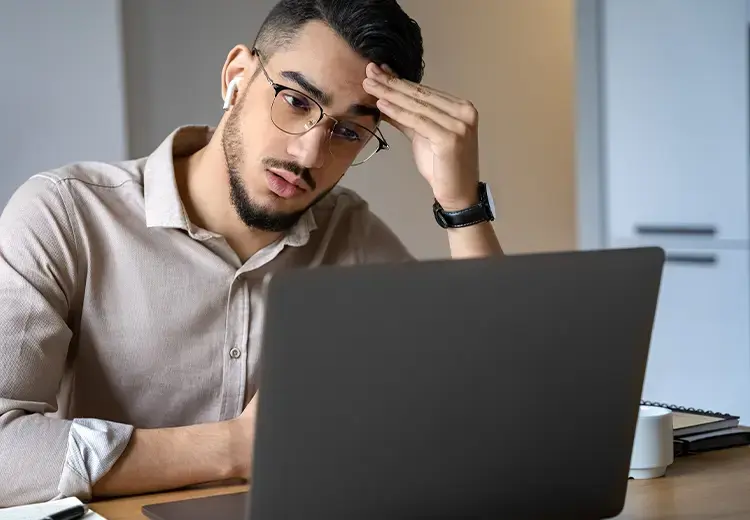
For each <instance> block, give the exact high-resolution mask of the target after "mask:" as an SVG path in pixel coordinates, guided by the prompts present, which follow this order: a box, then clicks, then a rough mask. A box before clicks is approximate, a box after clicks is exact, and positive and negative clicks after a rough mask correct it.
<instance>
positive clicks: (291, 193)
mask: <svg viewBox="0 0 750 520" xmlns="http://www.w3.org/2000/svg"><path fill="white" fill-rule="evenodd" d="M281 173H282V172H279V173H276V171H275V170H274V171H272V170H266V183H267V184H268V189H270V190H271V191H272V192H273V193H275V194H276V195H278V196H279V197H281V198H283V199H291V198H292V197H296V196H299V195H302V194H303V193H305V190H304V189H303V188H301V187H300V185H299V184H303V185H304V183H302V182H301V181H300V179H299V178H298V177H296V176H294V175H293V174H291V173H289V172H285V173H286V174H287V176H291V178H292V179H293V181H294V182H289V180H287V178H286V177H285V176H283V175H281Z"/></svg>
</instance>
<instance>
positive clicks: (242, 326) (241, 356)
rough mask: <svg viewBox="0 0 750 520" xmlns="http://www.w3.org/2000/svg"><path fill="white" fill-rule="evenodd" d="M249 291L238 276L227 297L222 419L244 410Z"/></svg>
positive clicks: (235, 415)
mask: <svg viewBox="0 0 750 520" xmlns="http://www.w3.org/2000/svg"><path fill="white" fill-rule="evenodd" d="M250 308H251V306H250V290H249V288H248V286H247V284H246V283H243V281H242V280H241V279H240V278H239V275H238V276H235V277H234V279H233V281H232V284H231V286H230V288H229V298H228V299H227V319H226V327H227V329H226V335H225V338H226V339H225V341H224V348H223V352H222V354H223V356H222V357H223V359H224V389H223V390H224V392H223V396H224V399H223V401H222V406H221V417H222V420H227V419H232V418H234V417H237V416H238V415H239V414H240V413H241V412H242V407H243V404H244V398H245V381H246V378H247V363H246V358H247V345H248V336H249V324H250Z"/></svg>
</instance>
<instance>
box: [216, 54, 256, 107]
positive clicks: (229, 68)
mask: <svg viewBox="0 0 750 520" xmlns="http://www.w3.org/2000/svg"><path fill="white" fill-rule="evenodd" d="M251 62H252V56H251V53H250V49H248V48H247V46H245V45H237V46H235V47H234V48H233V49H232V50H231V51H230V52H229V54H228V55H227V59H226V61H225V62H224V67H223V68H222V70H221V97H222V99H223V100H224V110H226V109H228V108H229V107H230V106H231V105H232V104H233V103H234V98H235V95H236V93H238V92H239V91H240V90H241V88H242V86H243V85H242V78H243V77H245V72H246V71H247V70H248V67H249V66H250V64H251Z"/></svg>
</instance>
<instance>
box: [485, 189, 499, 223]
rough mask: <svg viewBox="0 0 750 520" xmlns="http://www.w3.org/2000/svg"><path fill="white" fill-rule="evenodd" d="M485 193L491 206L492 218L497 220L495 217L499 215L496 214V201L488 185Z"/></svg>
mask: <svg viewBox="0 0 750 520" xmlns="http://www.w3.org/2000/svg"><path fill="white" fill-rule="evenodd" d="M485 191H486V192H487V202H488V203H489V205H490V211H491V212H492V218H495V216H496V215H497V213H495V199H493V198H492V191H490V187H489V186H488V185H485Z"/></svg>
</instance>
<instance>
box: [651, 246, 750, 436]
mask: <svg viewBox="0 0 750 520" xmlns="http://www.w3.org/2000/svg"><path fill="white" fill-rule="evenodd" d="M666 252H667V263H666V264H665V267H664V274H663V279H662V285H661V290H660V292H659V301H658V304H657V311H656V319H655V323H654V329H653V334H652V340H651V349H650V353H649V360H648V366H647V371H646V382H645V385H644V390H643V398H644V399H647V400H653V401H665V402H668V403H673V404H677V405H682V406H690V407H696V408H704V409H714V410H716V411H721V412H727V413H733V414H738V415H740V416H741V420H742V421H743V423H745V424H750V304H749V301H750V295H749V294H748V291H749V290H748V287H749V286H750V279H749V278H750V276H749V273H748V268H749V262H750V255H749V254H748V251H739V250H736V251H729V250H727V251H714V250H706V249H701V250H684V249H683V250H676V249H669V250H667V251H666Z"/></svg>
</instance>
